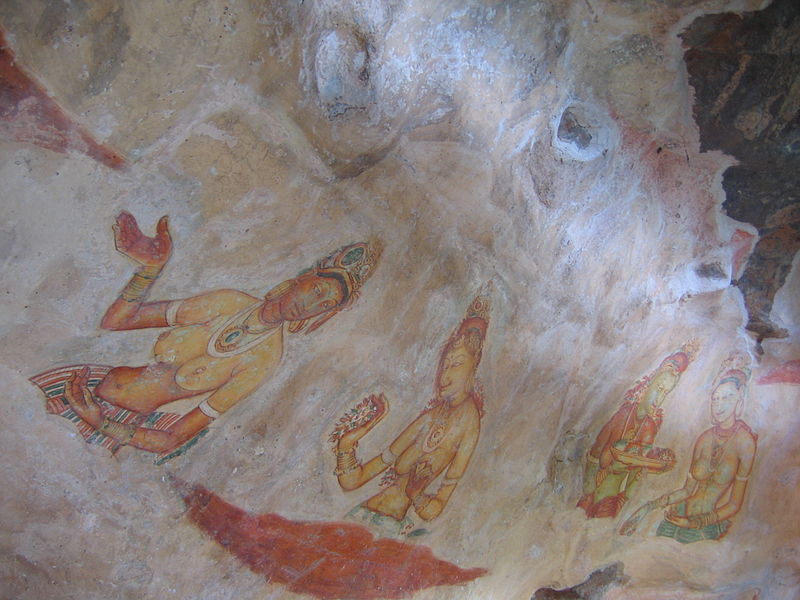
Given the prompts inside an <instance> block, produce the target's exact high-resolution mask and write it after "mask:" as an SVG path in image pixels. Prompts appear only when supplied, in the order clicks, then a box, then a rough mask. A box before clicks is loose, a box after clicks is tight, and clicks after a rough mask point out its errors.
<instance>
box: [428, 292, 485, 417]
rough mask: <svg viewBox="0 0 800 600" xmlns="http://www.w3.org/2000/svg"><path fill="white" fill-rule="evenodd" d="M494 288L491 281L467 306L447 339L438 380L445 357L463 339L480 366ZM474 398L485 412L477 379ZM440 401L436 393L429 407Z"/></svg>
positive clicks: (438, 368) (439, 367)
mask: <svg viewBox="0 0 800 600" xmlns="http://www.w3.org/2000/svg"><path fill="white" fill-rule="evenodd" d="M492 289H493V285H492V282H491V281H490V282H489V283H487V284H486V285H485V286H484V288H483V289H482V290H481V291H480V292H479V293H478V295H477V296H475V299H474V300H473V301H472V302H471V303H470V305H469V308H467V312H466V315H465V316H464V319H463V320H462V321H461V324H460V325H459V326H458V329H456V330H455V331H454V332H453V333H452V335H450V337H449V338H448V339H447V343H445V345H444V348H443V349H442V353H441V355H440V358H439V365H438V367H437V369H436V381H437V382H438V381H439V378H440V376H441V369H442V360H443V357H444V356H445V355H446V354H447V352H449V351H450V349H451V348H452V347H453V345H454V344H456V343H457V342H458V341H459V340H463V343H464V344H465V345H466V346H467V348H468V351H469V352H470V353H471V354H472V356H473V357H474V358H475V368H476V369H477V368H478V364H480V362H481V355H482V354H483V342H484V340H485V339H486V330H487V329H488V327H489V315H490V313H491V310H492V305H491V302H490V301H489V294H490V293H491V291H492ZM472 398H473V401H474V402H475V404H476V406H477V407H478V411H479V412H480V414H483V388H482V386H481V385H480V382H479V381H478V380H477V379H476V380H475V388H474V389H473V391H472ZM440 402H441V399H440V398H439V397H438V396H436V395H435V396H434V397H433V399H432V400H431V401H430V402H429V403H428V407H429V408H430V407H433V406H436V405H437V404H439V403H440Z"/></svg>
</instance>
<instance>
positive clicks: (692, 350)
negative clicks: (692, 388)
mask: <svg viewBox="0 0 800 600" xmlns="http://www.w3.org/2000/svg"><path fill="white" fill-rule="evenodd" d="M699 350H700V342H699V341H697V340H696V339H691V340H689V341H688V342H686V343H685V344H683V345H682V346H681V347H680V350H677V351H675V352H673V353H672V354H670V355H669V356H667V357H666V358H665V359H664V360H662V361H661V363H660V364H659V365H658V368H657V369H656V370H655V371H653V372H652V373H650V374H649V375H645V376H644V377H641V378H640V379H638V380H636V383H634V384H633V387H631V388H630V389H628V390H627V391H626V392H625V397H624V398H625V400H634V401H638V400H639V398H640V397H641V395H642V392H644V390H645V389H646V388H647V384H648V383H650V380H651V379H652V378H653V377H654V376H655V375H656V373H658V371H660V370H661V369H663V368H665V367H670V368H671V369H673V370H674V371H675V372H676V373H677V374H678V375H680V374H681V373H683V372H684V371H685V370H686V369H687V368H688V367H689V363H691V362H692V361H693V360H694V358H695V356H697V353H698V351H699Z"/></svg>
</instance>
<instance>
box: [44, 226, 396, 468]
mask: <svg viewBox="0 0 800 600" xmlns="http://www.w3.org/2000/svg"><path fill="white" fill-rule="evenodd" d="M113 229H114V241H115V244H116V247H117V250H118V251H119V252H121V253H122V254H124V255H125V256H127V257H128V258H130V259H131V260H132V261H133V262H135V263H136V264H137V267H136V271H135V272H134V275H133V277H132V278H131V280H130V281H129V282H128V284H127V285H126V286H125V288H124V289H123V290H122V292H121V293H120V295H119V297H118V298H117V299H116V300H115V301H114V302H113V303H112V304H111V306H110V307H109V308H108V310H107V311H106V313H105V315H104V316H103V319H102V322H101V326H102V327H103V328H104V329H110V330H132V329H144V328H160V329H166V331H164V332H163V333H161V334H160V335H159V337H158V339H157V341H156V343H155V345H154V347H153V359H154V362H153V363H151V364H148V365H144V366H140V367H113V368H112V367H106V366H102V365H76V366H70V367H58V368H56V369H52V370H50V371H47V372H45V373H41V374H39V375H35V376H33V377H32V378H31V381H32V382H33V383H35V384H36V385H38V386H39V387H40V389H41V390H42V391H43V392H44V394H45V396H46V398H47V403H46V407H47V411H48V412H50V413H52V414H57V415H60V416H63V417H65V418H67V419H69V420H71V421H73V422H74V423H76V424H77V426H78V429H79V431H80V432H81V434H82V435H83V437H84V438H85V439H86V441H87V442H89V443H92V444H97V445H101V446H104V447H106V448H108V449H109V450H111V451H112V452H115V451H117V450H118V449H119V448H120V447H122V446H132V447H134V448H138V449H141V450H145V451H147V452H154V453H157V454H158V459H157V460H158V461H159V462H163V461H164V460H166V459H168V458H172V457H174V456H176V455H179V454H181V453H182V452H183V451H184V450H186V449H187V448H188V447H190V446H191V445H193V444H194V443H195V442H196V441H197V439H198V436H202V435H204V434H205V431H206V430H207V428H208V426H209V425H210V424H211V423H212V422H213V421H215V420H216V419H217V418H219V417H220V416H221V415H222V414H223V413H225V412H226V411H227V410H228V409H230V408H231V407H232V406H234V405H236V404H237V403H238V402H240V401H241V400H244V399H245V398H247V397H248V396H250V395H251V394H252V393H253V392H254V391H255V390H257V389H258V388H259V386H260V385H261V384H262V383H263V381H264V380H265V379H266V378H267V377H269V376H270V374H272V373H274V371H275V370H276V369H277V368H278V366H279V364H280V361H281V357H282V355H283V344H284V325H285V326H286V327H285V328H286V329H287V330H288V331H289V332H291V333H299V332H301V331H304V330H305V332H306V333H310V332H312V331H314V330H315V329H317V328H318V327H320V326H321V325H322V324H323V323H325V322H326V321H327V320H328V319H330V318H331V317H332V316H333V315H335V314H336V313H337V312H339V311H341V310H345V309H347V308H349V307H351V306H352V305H353V304H354V303H355V302H356V300H357V299H358V297H359V295H360V293H361V288H362V286H363V284H364V283H365V282H366V280H367V279H368V278H369V276H370V275H371V274H372V272H373V269H374V268H375V267H376V266H377V261H378V258H379V256H380V244H378V243H377V242H373V243H372V244H370V243H367V242H359V243H355V244H349V245H347V246H343V247H341V248H339V249H338V250H336V251H335V252H333V253H332V254H330V255H329V256H326V257H325V258H323V259H321V260H319V261H317V263H316V264H315V265H314V266H313V267H312V268H309V269H306V270H305V271H303V272H301V273H300V274H299V275H298V276H297V277H294V278H292V279H288V280H286V281H284V282H282V283H280V284H278V285H277V286H275V287H274V288H272V290H270V291H269V292H268V293H267V294H266V296H265V297H264V298H263V299H259V298H257V297H255V296H252V295H250V294H247V293H245V292H241V291H238V290H233V289H226V290H214V291H210V292H207V293H204V294H200V295H198V296H193V297H191V298H185V299H180V300H159V301H153V302H150V301H148V300H147V298H148V296H149V293H150V289H151V287H152V286H153V284H154V283H155V281H156V279H158V277H159V276H160V274H161V272H162V270H163V269H164V267H165V266H166V264H167V261H168V260H169V257H170V254H171V252H172V240H171V236H170V233H169V226H168V222H167V217H162V218H161V219H160V220H159V222H158V225H157V231H156V235H155V236H154V237H148V236H146V235H144V234H143V233H142V232H141V230H140V229H139V226H138V224H137V223H136V219H135V218H134V217H133V216H132V215H131V214H130V213H127V212H122V213H120V215H119V216H118V217H117V221H116V223H115V224H114V227H113ZM309 321H310V323H309ZM187 398H198V405H197V406H196V407H195V408H194V409H192V410H191V411H189V412H188V413H186V414H183V415H175V414H171V413H161V412H158V411H157V409H158V408H159V407H161V406H163V405H165V404H169V403H171V402H174V401H176V400H183V399H187Z"/></svg>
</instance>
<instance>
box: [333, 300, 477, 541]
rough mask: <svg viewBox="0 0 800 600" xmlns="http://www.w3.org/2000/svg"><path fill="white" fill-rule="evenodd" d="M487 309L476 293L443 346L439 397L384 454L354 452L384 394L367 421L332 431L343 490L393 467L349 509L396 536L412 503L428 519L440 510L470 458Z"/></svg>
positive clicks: (405, 526) (403, 530)
mask: <svg viewBox="0 0 800 600" xmlns="http://www.w3.org/2000/svg"><path fill="white" fill-rule="evenodd" d="M488 313H489V304H488V301H487V300H486V299H485V298H483V297H480V296H479V297H478V298H476V299H475V300H474V301H473V303H472V305H471V306H470V310H469V311H468V313H467V317H466V318H465V319H464V320H463V321H462V323H461V326H460V327H459V328H458V330H457V331H456V332H455V333H454V334H453V335H452V336H451V337H450V339H449V340H448V341H447V344H446V345H445V347H444V350H443V351H442V354H441V357H440V359H439V366H438V370H437V374H436V385H435V389H434V394H435V396H434V399H433V400H432V401H431V402H430V404H429V406H428V408H427V409H426V410H424V411H423V412H422V413H421V414H420V415H419V416H418V417H417V418H416V419H414V421H412V422H411V424H410V425H408V427H406V428H405V429H404V430H403V431H402V432H401V433H400V435H398V436H397V438H395V440H394V441H393V442H392V443H391V444H390V445H389V447H388V448H387V449H386V450H385V451H384V452H383V453H382V454H379V455H378V456H375V457H373V458H372V459H370V460H368V461H367V462H366V463H364V464H361V463H360V462H359V461H358V459H357V458H356V447H357V446H358V440H360V439H361V438H362V437H363V436H364V435H366V433H367V432H369V431H370V430H371V429H372V428H373V427H375V425H377V424H378V422H380V420H381V419H383V417H384V416H385V415H386V414H387V412H388V410H389V405H388V402H387V401H386V398H385V397H384V396H383V394H381V395H380V396H371V397H370V398H369V402H368V404H371V409H372V410H373V413H372V415H371V416H370V418H369V419H368V420H366V421H365V422H363V423H360V424H357V425H356V426H354V427H352V428H349V427H348V425H347V424H343V425H340V427H339V428H337V431H335V432H334V434H333V435H332V439H333V440H334V441H335V443H336V445H335V448H334V451H335V452H336V457H337V467H336V471H335V473H336V476H337V478H338V481H339V485H340V486H341V487H342V489H344V490H347V491H350V490H354V489H357V488H359V487H361V486H362V485H364V484H365V483H366V482H367V481H370V480H371V479H373V478H374V477H376V476H377V475H379V474H381V473H383V472H384V471H387V469H391V470H390V471H388V472H387V473H386V475H385V476H384V478H383V481H382V485H383V489H382V490H381V491H380V492H379V493H378V494H376V495H374V496H372V497H371V498H369V499H368V500H366V501H365V502H363V503H362V504H360V505H359V506H357V507H356V508H355V509H354V510H353V511H351V513H350V514H349V515H348V516H350V517H354V518H357V519H358V520H361V521H365V522H368V523H370V524H372V525H374V526H376V527H377V528H378V529H379V530H381V531H382V533H384V534H385V535H387V536H394V537H396V536H400V535H404V534H407V533H408V532H409V531H410V529H411V528H412V527H413V522H412V521H411V519H409V518H408V517H407V513H408V511H409V509H410V508H411V507H412V506H413V507H414V511H415V512H416V514H417V515H418V516H419V517H420V518H421V519H423V520H425V521H429V520H431V519H434V518H436V517H437V516H439V514H440V513H441V512H442V510H444V508H445V506H447V503H448V501H449V500H450V496H451V495H452V494H453V491H454V490H455V488H456V485H457V484H458V481H459V480H460V479H461V477H462V475H464V472H465V471H466V469H467V466H468V465H469V461H470V458H471V457H472V452H473V450H474V449H475V445H476V444H477V442H478V435H479V433H480V422H481V415H482V413H483V399H482V397H481V394H480V391H479V386H478V383H477V381H476V379H475V371H476V370H477V367H478V364H479V363H480V359H481V351H482V346H483V340H484V338H485V336H486V328H487V325H488V318H489V316H488ZM440 476H442V479H441V483H440V485H439V487H438V489H437V490H436V492H434V493H428V491H427V490H428V488H429V486H430V485H431V484H433V483H434V481H435V480H436V479H437V478H439V477H440Z"/></svg>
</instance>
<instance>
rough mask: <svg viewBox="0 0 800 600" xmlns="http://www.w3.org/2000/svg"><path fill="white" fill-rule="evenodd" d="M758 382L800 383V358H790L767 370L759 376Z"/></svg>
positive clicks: (762, 383) (761, 383)
mask: <svg viewBox="0 0 800 600" xmlns="http://www.w3.org/2000/svg"><path fill="white" fill-rule="evenodd" d="M757 382H758V384H760V385H766V384H769V383H800V360H790V361H788V362H785V363H783V364H782V365H779V366H777V367H774V368H772V369H770V370H769V371H767V373H766V374H764V375H762V376H761V377H759V378H758V381H757Z"/></svg>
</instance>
